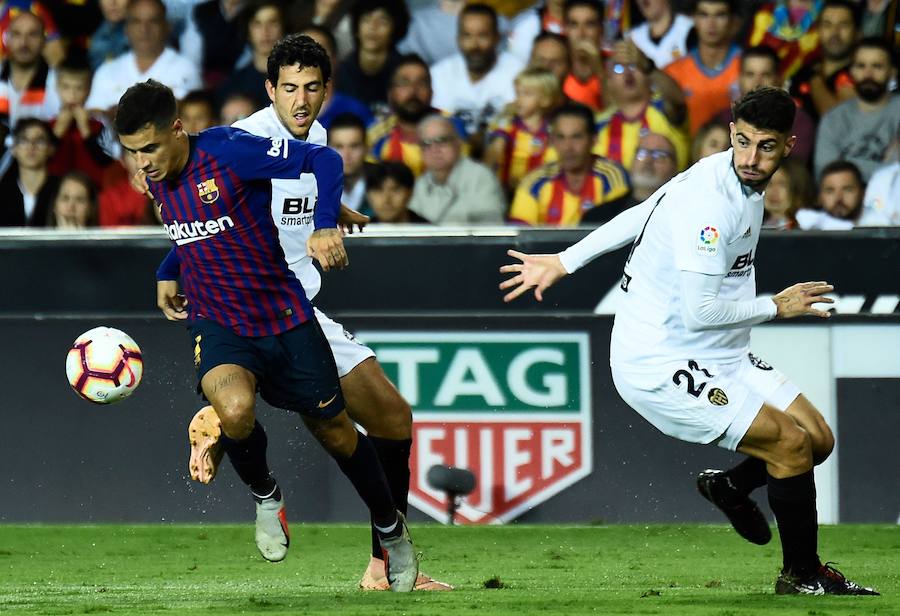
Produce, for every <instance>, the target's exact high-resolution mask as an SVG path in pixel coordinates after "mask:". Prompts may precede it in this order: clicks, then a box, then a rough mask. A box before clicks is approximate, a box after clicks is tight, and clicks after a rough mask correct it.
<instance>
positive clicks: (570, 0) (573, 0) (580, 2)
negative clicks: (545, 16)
mask: <svg viewBox="0 0 900 616" xmlns="http://www.w3.org/2000/svg"><path fill="white" fill-rule="evenodd" d="M577 6H583V7H586V8H589V9H591V10H592V11H594V12H595V13H597V16H598V17H600V19H601V20H602V19H603V5H602V4H600V2H599V0H566V3H565V4H564V5H563V15H567V14H568V13H569V10H571V9H574V8H575V7H577Z"/></svg>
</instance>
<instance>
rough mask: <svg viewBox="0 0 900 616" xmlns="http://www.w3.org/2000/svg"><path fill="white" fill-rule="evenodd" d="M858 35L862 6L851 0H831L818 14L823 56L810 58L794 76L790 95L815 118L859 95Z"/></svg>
mask: <svg viewBox="0 0 900 616" xmlns="http://www.w3.org/2000/svg"><path fill="white" fill-rule="evenodd" d="M858 35H859V9H858V7H857V6H856V4H855V3H853V2H851V1H849V0H828V2H826V3H825V6H824V7H823V8H822V13H821V14H820V15H819V41H820V46H821V48H822V57H821V58H817V59H815V60H813V61H811V62H807V63H806V64H805V65H804V66H803V67H802V68H801V69H800V70H799V71H797V73H796V74H795V75H794V76H793V77H792V78H791V95H792V96H794V97H795V98H797V99H799V100H800V103H801V104H802V105H803V109H805V110H806V111H807V113H809V115H810V116H812V117H813V118H814V119H815V120H816V121H818V119H819V117H820V116H822V115H824V114H825V113H827V112H828V111H830V110H831V109H833V108H834V107H835V105H837V104H839V103H842V102H844V101H846V100H849V99H851V98H853V97H855V96H856V90H855V89H854V88H853V79H852V78H851V77H850V56H851V54H852V52H853V46H854V45H855V44H856V40H857V37H858Z"/></svg>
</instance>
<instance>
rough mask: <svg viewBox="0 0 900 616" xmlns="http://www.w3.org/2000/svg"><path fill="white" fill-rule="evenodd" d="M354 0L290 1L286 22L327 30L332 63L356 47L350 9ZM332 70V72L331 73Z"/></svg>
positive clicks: (300, 27)
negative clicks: (332, 53) (332, 43)
mask: <svg viewBox="0 0 900 616" xmlns="http://www.w3.org/2000/svg"><path fill="white" fill-rule="evenodd" d="M355 3H357V2H356V0H313V1H312V2H309V1H307V2H291V3H290V4H288V5H287V6H288V7H289V9H288V19H287V21H288V23H289V24H296V25H297V26H299V28H298V29H299V30H301V34H302V31H303V30H306V29H307V28H311V27H316V28H321V29H322V30H327V31H328V33H329V34H330V35H331V37H332V39H333V40H334V52H335V53H334V56H333V57H334V63H338V62H339V61H341V60H344V59H345V58H346V57H347V56H349V55H350V53H351V52H352V51H353V49H354V48H355V47H356V45H355V43H354V41H355V40H356V30H355V28H354V24H353V19H352V17H351V15H350V9H351V8H352V7H353V5H354V4H355ZM333 74H334V72H332V75H333Z"/></svg>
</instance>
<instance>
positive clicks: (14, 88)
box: [0, 12, 59, 137]
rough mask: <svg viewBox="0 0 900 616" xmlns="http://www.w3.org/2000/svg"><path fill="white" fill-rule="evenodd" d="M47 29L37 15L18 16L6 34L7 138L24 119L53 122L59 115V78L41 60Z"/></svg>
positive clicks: (1, 94) (3, 119)
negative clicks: (11, 130)
mask: <svg viewBox="0 0 900 616" xmlns="http://www.w3.org/2000/svg"><path fill="white" fill-rule="evenodd" d="M43 47H44V25H43V23H42V22H41V20H40V18H39V17H37V16H36V15H35V14H34V13H29V12H23V13H19V14H17V15H16V16H15V17H13V19H12V21H10V24H9V28H8V29H7V31H6V51H7V54H8V56H7V58H6V60H4V61H3V66H2V69H0V124H2V125H3V128H4V129H5V130H4V135H3V136H4V137H5V135H6V134H7V133H8V132H9V128H10V127H12V126H15V125H16V124H18V122H19V119H20V118H25V117H30V118H39V119H41V120H49V119H50V118H52V117H53V116H55V115H56V114H57V113H58V112H59V97H58V96H57V94H56V74H55V73H54V71H53V70H52V69H51V68H50V67H49V65H48V64H47V62H46V61H44V58H43V57H42V56H41V50H42V49H43Z"/></svg>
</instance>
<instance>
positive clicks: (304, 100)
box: [157, 34, 452, 590]
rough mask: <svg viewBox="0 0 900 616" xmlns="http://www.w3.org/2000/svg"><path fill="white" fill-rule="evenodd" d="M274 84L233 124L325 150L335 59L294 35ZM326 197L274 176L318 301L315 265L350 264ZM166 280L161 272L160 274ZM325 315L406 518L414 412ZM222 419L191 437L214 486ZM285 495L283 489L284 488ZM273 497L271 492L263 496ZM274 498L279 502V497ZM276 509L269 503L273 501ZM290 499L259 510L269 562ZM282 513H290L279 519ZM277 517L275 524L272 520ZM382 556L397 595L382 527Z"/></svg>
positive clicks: (279, 49) (347, 217) (178, 313)
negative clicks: (327, 223)
mask: <svg viewBox="0 0 900 616" xmlns="http://www.w3.org/2000/svg"><path fill="white" fill-rule="evenodd" d="M310 49H312V50H314V51H315V53H313V54H312V56H315V57H320V58H321V59H322V60H321V62H319V63H318V65H316V66H298V64H297V59H298V58H300V57H303V58H309V57H310V55H311V54H310V51H309V50H310ZM267 70H268V80H267V82H266V88H267V90H268V93H269V98H270V99H271V100H272V105H270V106H268V107H266V108H264V109H262V110H260V111H257V112H256V113H254V114H253V115H251V116H249V117H247V118H245V119H243V120H239V121H238V122H236V123H235V124H234V125H233V126H234V127H235V128H240V129H242V130H245V131H247V132H249V133H252V134H254V135H258V136H262V137H269V138H276V139H278V138H281V139H300V140H304V141H307V142H308V143H312V144H315V145H326V144H327V133H326V131H325V128H324V127H323V126H322V125H321V124H320V123H319V122H318V121H317V120H316V116H317V114H318V113H319V109H320V108H321V106H322V102H323V101H324V98H325V91H326V86H327V84H328V81H329V77H330V73H331V65H330V61H329V58H328V54H327V52H326V51H325V49H324V48H323V47H321V46H320V45H319V44H318V43H316V42H315V41H314V40H313V39H311V38H310V37H308V36H303V35H298V34H292V35H289V36H286V37H285V38H283V39H282V40H280V41H279V42H278V43H276V45H275V47H274V48H273V49H272V52H271V54H270V56H269V59H268V67H267ZM317 199H318V190H317V184H316V179H315V177H314V176H313V175H312V174H302V175H301V176H300V178H299V179H295V180H272V201H271V208H272V218H273V220H274V222H275V225H276V226H277V227H278V235H279V241H280V243H281V247H282V249H283V251H284V254H285V258H286V260H287V263H288V266H289V267H290V269H291V270H292V271H293V272H294V274H295V275H296V276H297V278H298V279H299V280H300V282H301V284H302V285H303V289H304V290H305V291H306V295H307V297H308V298H309V299H310V301H312V299H313V298H314V297H315V295H316V294H317V293H318V292H319V289H320V287H321V282H322V281H321V275H320V274H319V271H318V270H317V269H316V267H315V266H314V264H313V258H315V259H316V260H317V261H318V262H319V264H320V266H321V267H322V269H323V270H325V271H328V270H329V269H331V268H341V267H344V266H345V265H347V264H348V259H347V255H346V251H345V250H344V247H343V242H342V239H341V235H340V233H339V232H336V231H335V230H334V229H320V230H316V229H315V226H314V219H313V218H314V213H315V207H316V202H317ZM340 221H341V223H342V224H343V225H344V226H347V227H350V228H351V229H352V226H353V225H354V224H355V225H359V226H360V227H361V226H362V225H364V224H365V223H366V222H367V221H368V218H367V217H365V216H362V215H361V214H358V213H356V212H354V211H353V210H349V209H348V208H346V207H345V206H342V208H341V219H340ZM158 278H160V276H158ZM162 278H163V279H160V280H158V282H157V301H158V304H159V307H160V308H161V309H162V311H163V313H164V314H165V315H166V317H167V318H169V319H182V318H184V317H185V315H186V312H185V311H184V310H183V308H184V306H183V298H181V296H180V295H179V287H178V283H177V282H176V281H175V280H174V278H176V276H174V275H173V274H172V273H171V272H170V273H168V274H162ZM314 312H315V317H316V319H317V320H318V322H319V325H320V327H321V329H322V331H323V333H324V334H325V337H326V339H327V341H328V343H329V345H330V347H331V350H332V353H333V354H334V359H335V364H336V366H337V371H338V376H339V377H340V383H341V390H342V391H343V395H344V399H345V401H346V405H347V412H348V414H349V415H350V417H351V419H353V420H354V421H355V422H357V423H359V424H360V425H361V426H363V428H365V429H366V432H367V435H368V438H369V440H370V441H371V442H372V444H373V445H374V446H375V450H376V452H377V454H378V457H379V460H380V461H381V464H382V466H383V468H384V471H385V475H386V477H387V480H388V484H389V486H390V489H391V494H392V496H393V498H394V502H395V504H396V505H397V508H398V509H399V510H400V511H401V512H402V513H404V514H405V513H406V509H407V501H408V492H409V455H410V449H411V446H412V411H411V409H410V407H409V404H408V403H407V402H406V401H405V400H404V399H403V397H402V396H401V395H400V393H399V392H398V391H397V388H396V387H394V385H393V384H392V383H391V382H390V381H389V380H388V379H387V377H386V376H385V374H384V371H383V370H382V368H381V366H380V364H379V363H378V361H377V360H376V358H375V353H374V352H373V351H372V350H371V349H370V348H369V347H367V346H365V345H363V344H361V343H359V342H358V341H357V340H356V339H355V338H354V337H353V336H352V335H350V334H349V333H348V332H347V331H346V330H345V329H344V328H343V326H341V325H340V324H339V323H336V322H335V321H333V320H332V319H330V318H328V316H326V315H325V314H324V313H323V312H322V311H320V310H319V309H318V308H314ZM219 425H220V422H219V418H218V417H217V416H216V414H215V411H214V410H213V408H212V407H211V406H207V407H204V408H203V409H201V410H200V411H199V412H198V413H197V414H196V415H195V417H194V419H193V420H192V422H191V426H190V428H189V435H190V439H191V461H190V470H191V477H192V478H193V479H195V480H197V481H200V482H203V483H208V482H210V481H212V479H213V478H214V476H215V473H216V470H217V466H218V464H219V461H220V460H221V457H222V453H221V452H222V450H221V445H220V427H219ZM278 494H279V495H280V491H279V492H278ZM260 496H265V495H260ZM270 500H271V499H270ZM266 503H267V501H266V500H263V505H265V504H266ZM283 512H284V504H283V500H282V499H278V502H277V503H273V512H271V513H270V512H267V511H266V509H265V508H263V509H260V507H257V533H256V537H257V545H258V547H259V548H260V553H261V554H263V556H264V557H265V558H266V559H267V560H274V561H277V560H281V559H282V558H284V556H285V554H286V552H287V549H288V545H289V543H290V542H289V536H288V534H287V533H286V532H285V529H284V526H286V522H285V523H284V525H282V524H281V523H280V522H282V521H283V520H284V513H283ZM275 516H280V517H275ZM268 518H272V520H268ZM372 538H373V539H372V542H373V543H372V553H371V557H370V559H369V564H368V566H367V568H366V571H365V573H364V575H363V578H362V579H361V580H360V587H361V588H364V589H366V590H388V589H389V584H388V580H387V578H386V576H385V569H384V560H383V556H382V551H381V547H380V545H379V543H378V535H377V531H376V530H375V528H374V526H373V530H372ZM451 588H452V587H451V586H449V585H448V584H444V583H442V582H439V581H436V580H434V579H432V578H430V577H429V576H427V575H425V574H423V573H420V574H419V578H418V580H417V582H416V589H417V590H449V589H451Z"/></svg>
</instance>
